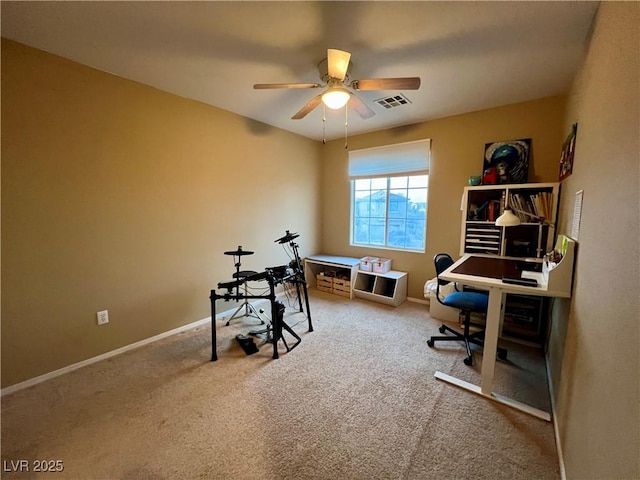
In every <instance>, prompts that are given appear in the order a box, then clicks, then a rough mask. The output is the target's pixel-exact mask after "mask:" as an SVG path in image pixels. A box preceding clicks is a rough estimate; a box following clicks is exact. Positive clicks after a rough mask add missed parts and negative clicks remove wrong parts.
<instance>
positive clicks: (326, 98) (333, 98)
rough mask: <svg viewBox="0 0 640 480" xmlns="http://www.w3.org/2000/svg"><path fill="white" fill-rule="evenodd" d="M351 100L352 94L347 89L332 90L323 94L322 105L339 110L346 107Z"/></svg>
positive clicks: (337, 88)
mask: <svg viewBox="0 0 640 480" xmlns="http://www.w3.org/2000/svg"><path fill="white" fill-rule="evenodd" d="M349 98H351V94H350V93H349V91H348V90H347V89H346V88H341V87H336V88H330V89H329V90H327V91H326V92H324V93H323V94H322V103H324V104H325V105H326V106H327V107H329V108H332V109H334V110H337V109H338V108H342V107H344V106H345V105H346V104H347V102H348V101H349Z"/></svg>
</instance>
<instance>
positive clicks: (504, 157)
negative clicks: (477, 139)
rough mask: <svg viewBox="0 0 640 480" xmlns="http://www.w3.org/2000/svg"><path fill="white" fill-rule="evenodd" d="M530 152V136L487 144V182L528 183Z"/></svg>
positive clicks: (485, 159) (485, 163)
mask: <svg viewBox="0 0 640 480" xmlns="http://www.w3.org/2000/svg"><path fill="white" fill-rule="evenodd" d="M530 152H531V139H530V138H523V139H521V140H509V141H503V142H492V143H487V144H485V146H484V169H483V172H485V175H484V178H485V179H486V180H487V181H486V182H485V183H489V182H490V183H494V184H505V183H527V179H528V176H529V155H530ZM483 180H484V179H483Z"/></svg>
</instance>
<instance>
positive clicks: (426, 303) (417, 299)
mask: <svg viewBox="0 0 640 480" xmlns="http://www.w3.org/2000/svg"><path fill="white" fill-rule="evenodd" d="M407 302H413V303H422V304H424V305H429V302H428V301H427V300H423V299H422V298H414V297H407Z"/></svg>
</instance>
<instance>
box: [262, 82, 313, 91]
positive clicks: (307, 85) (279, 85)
mask: <svg viewBox="0 0 640 480" xmlns="http://www.w3.org/2000/svg"><path fill="white" fill-rule="evenodd" d="M319 87H322V85H320V84H319V83H256V84H255V85H254V86H253V88H254V89H255V90H265V89H268V88H319Z"/></svg>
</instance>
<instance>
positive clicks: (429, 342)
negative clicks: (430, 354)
mask: <svg viewBox="0 0 640 480" xmlns="http://www.w3.org/2000/svg"><path fill="white" fill-rule="evenodd" d="M427 345H429V346H430V347H432V348H433V340H431V339H429V340H427Z"/></svg>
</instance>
